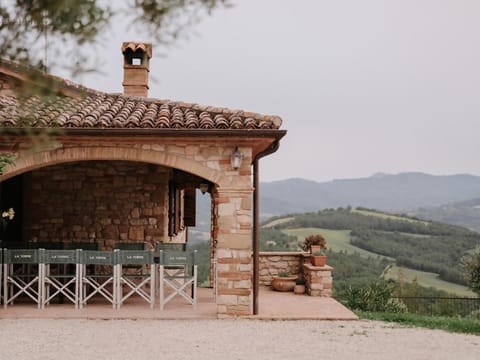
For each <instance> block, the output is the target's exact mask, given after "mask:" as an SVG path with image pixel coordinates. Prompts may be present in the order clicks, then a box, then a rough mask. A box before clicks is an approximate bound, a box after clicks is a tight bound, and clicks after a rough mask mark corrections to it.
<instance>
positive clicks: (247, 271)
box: [213, 188, 253, 318]
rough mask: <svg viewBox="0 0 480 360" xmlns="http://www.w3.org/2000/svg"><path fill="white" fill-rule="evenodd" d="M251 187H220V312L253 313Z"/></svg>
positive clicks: (217, 200) (223, 314)
mask: <svg viewBox="0 0 480 360" xmlns="http://www.w3.org/2000/svg"><path fill="white" fill-rule="evenodd" d="M252 191H253V189H252V188H229V189H225V188H220V189H217V192H216V194H215V196H214V197H213V201H214V203H215V206H216V207H217V209H216V210H217V211H216V213H217V219H216V220H217V229H216V230H217V231H216V234H217V236H218V238H217V239H216V240H217V243H216V244H217V251H216V256H217V266H216V269H217V278H216V281H217V314H218V317H220V318H223V317H231V316H239V315H251V314H252V313H253V296H252V294H253V293H252V290H253V283H252V281H253V259H252Z"/></svg>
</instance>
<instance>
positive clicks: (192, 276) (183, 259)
mask: <svg viewBox="0 0 480 360" xmlns="http://www.w3.org/2000/svg"><path fill="white" fill-rule="evenodd" d="M196 252H197V251H196V250H195V251H194V252H193V253H192V252H190V253H189V252H186V251H164V250H160V260H159V262H160V264H159V273H160V276H159V277H160V285H159V287H160V310H163V309H164V307H165V305H166V304H167V303H168V302H169V301H170V300H172V299H173V298H174V297H175V296H177V295H178V296H181V297H182V298H184V299H185V300H187V301H188V302H189V303H190V304H191V305H193V308H194V309H195V308H196V306H197V264H196V261H195V255H196ZM171 268H182V269H183V270H182V271H181V272H180V271H175V272H173V273H172V272H171V271H170V270H171ZM167 292H169V294H167Z"/></svg>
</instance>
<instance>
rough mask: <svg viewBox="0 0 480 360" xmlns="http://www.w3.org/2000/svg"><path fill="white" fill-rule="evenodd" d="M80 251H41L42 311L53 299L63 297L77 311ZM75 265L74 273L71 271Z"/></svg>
mask: <svg viewBox="0 0 480 360" xmlns="http://www.w3.org/2000/svg"><path fill="white" fill-rule="evenodd" d="M80 251H81V250H44V251H41V257H42V256H43V260H41V262H42V264H41V265H40V266H41V268H42V277H41V286H42V306H41V307H42V309H43V308H44V307H45V304H49V303H50V300H52V299H53V298H55V297H60V296H64V297H65V298H66V299H67V300H69V301H70V302H72V303H73V304H74V305H75V309H78V307H79V302H80V274H81V272H82V271H81V265H80V261H79V260H80V259H79V258H80ZM73 265H75V271H72V270H73Z"/></svg>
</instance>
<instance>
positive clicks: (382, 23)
mask: <svg viewBox="0 0 480 360" xmlns="http://www.w3.org/2000/svg"><path fill="white" fill-rule="evenodd" d="M233 1H234V2H235V7H233V8H231V9H227V10H220V11H218V10H217V11H216V12H214V13H213V15H212V16H211V17H207V18H205V19H203V21H202V22H201V23H200V24H198V25H197V26H195V27H194V28H193V33H192V32H191V33H190V35H191V36H190V39H189V40H188V41H186V40H182V41H179V42H178V43H177V44H176V46H175V47H174V48H170V49H165V48H161V47H160V46H155V43H154V57H153V59H152V61H151V66H150V68H151V75H152V76H153V77H154V78H155V79H156V81H155V82H151V86H150V93H149V96H150V97H156V98H160V99H171V100H182V101H187V102H194V103H200V104H204V105H214V106H222V107H230V108H233V109H243V110H248V111H255V112H260V113H263V114H275V115H279V116H281V117H282V118H283V125H282V128H283V129H286V130H288V134H287V136H286V137H285V138H284V140H282V142H281V146H280V150H279V151H278V152H277V153H275V154H273V155H271V156H269V157H267V158H265V159H264V160H262V161H261V180H262V181H271V180H280V179H286V178H292V177H301V178H305V179H311V180H316V181H328V180H332V179H340V178H358V177H367V176H370V175H372V174H374V173H376V172H386V173H399V172H407V171H421V172H427V173H432V174H455V173H470V174H475V175H480V159H479V153H480V152H479V148H480V142H479V141H478V136H479V134H480V101H479V97H480V41H479V35H480V20H479V19H480V1H478V0H302V1H293V0H233ZM112 33H113V35H112ZM112 33H110V35H108V36H107V39H108V41H107V43H103V45H102V46H103V47H102V48H99V50H97V53H98V57H99V60H100V61H103V63H104V66H103V67H102V69H103V71H104V72H105V74H106V75H105V76H99V75H98V74H95V75H92V76H84V77H83V78H81V79H74V80H76V81H79V82H81V83H83V84H84V85H86V86H89V87H93V88H96V89H99V90H104V91H108V92H121V91H122V85H121V82H122V74H123V69H122V55H121V52H120V46H121V43H122V41H127V40H133V41H150V39H149V38H148V37H146V35H145V34H142V33H141V32H138V33H134V32H132V31H131V30H129V29H126V28H122V25H121V24H120V25H117V26H116V28H115V31H113V32H112Z"/></svg>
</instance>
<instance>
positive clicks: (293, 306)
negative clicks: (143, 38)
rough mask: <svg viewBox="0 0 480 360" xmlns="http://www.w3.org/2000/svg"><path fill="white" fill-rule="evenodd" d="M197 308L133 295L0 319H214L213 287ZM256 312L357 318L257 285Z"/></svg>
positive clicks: (19, 307) (21, 311)
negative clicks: (115, 302)
mask: <svg viewBox="0 0 480 360" xmlns="http://www.w3.org/2000/svg"><path fill="white" fill-rule="evenodd" d="M198 290H199V291H198V302H197V308H196V309H195V310H194V309H193V307H192V306H191V305H189V304H187V302H186V301H185V300H183V299H182V298H180V297H176V298H175V299H174V300H172V301H171V302H169V303H168V304H167V305H166V306H165V310H164V311H160V309H159V304H158V303H157V304H156V305H155V308H154V309H150V307H149V305H148V304H147V303H146V302H140V300H138V298H132V299H131V300H130V301H127V302H126V304H124V305H122V307H121V308H120V309H119V310H114V309H112V307H111V305H110V304H108V303H107V302H106V301H102V299H101V298H99V299H98V301H97V302H96V301H95V300H94V301H92V302H89V304H88V305H87V306H86V307H85V308H83V309H80V310H75V308H74V306H73V304H55V303H54V304H51V305H50V306H46V307H45V309H44V310H39V309H37V307H36V305H35V304H33V303H28V304H27V303H16V304H14V305H12V306H8V308H7V309H6V310H5V309H4V308H3V306H2V307H1V309H0V318H2V319H19V318H35V319H41V318H44V319H158V320H162V319H165V320H174V319H216V318H217V313H216V304H215V299H214V296H213V291H212V289H208V288H199V289H198ZM259 312H260V314H259V315H255V316H250V318H254V319H279V320H292V319H295V320H301V319H302V320H306V319H309V320H357V319H358V317H357V316H356V315H355V314H354V313H353V312H351V311H350V310H348V309H347V308H346V307H345V306H343V305H342V304H340V303H339V302H337V301H336V300H335V299H333V298H328V297H313V296H308V295H295V294H294V293H293V292H286V293H285V292H276V291H273V290H271V289H270V288H268V287H261V288H260V296H259Z"/></svg>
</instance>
